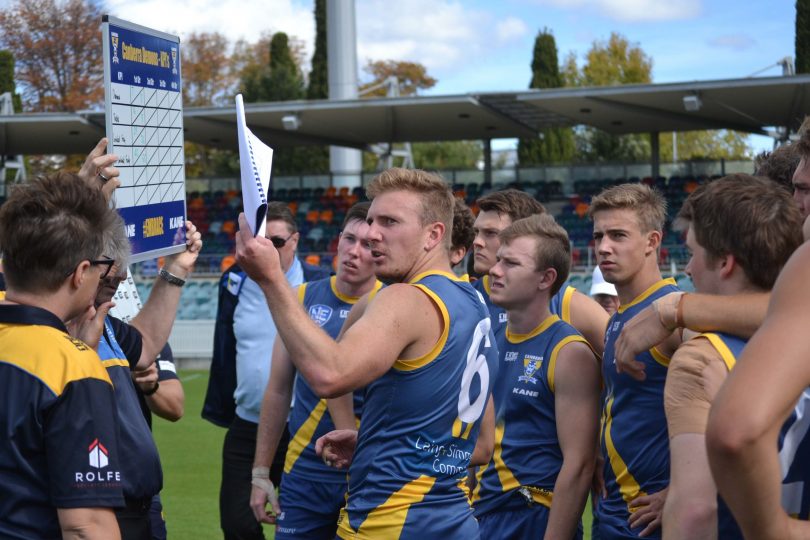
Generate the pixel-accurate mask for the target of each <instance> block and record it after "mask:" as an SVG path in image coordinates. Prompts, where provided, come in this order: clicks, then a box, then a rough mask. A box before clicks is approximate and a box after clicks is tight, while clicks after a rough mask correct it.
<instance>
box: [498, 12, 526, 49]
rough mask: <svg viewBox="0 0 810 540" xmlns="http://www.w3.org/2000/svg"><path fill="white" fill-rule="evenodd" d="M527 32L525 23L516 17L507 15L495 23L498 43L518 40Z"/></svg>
mask: <svg viewBox="0 0 810 540" xmlns="http://www.w3.org/2000/svg"><path fill="white" fill-rule="evenodd" d="M528 32H529V28H528V27H527V26H526V23H525V22H523V21H522V20H521V19H518V18H517V17H507V18H505V19H503V20H502V21H498V24H496V25H495V36H496V37H497V39H498V42H500V43H508V42H510V41H513V40H518V39H520V38H522V37H523V36H525V35H526V34H527V33H528Z"/></svg>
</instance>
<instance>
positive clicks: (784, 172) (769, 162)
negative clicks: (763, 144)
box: [754, 144, 802, 192]
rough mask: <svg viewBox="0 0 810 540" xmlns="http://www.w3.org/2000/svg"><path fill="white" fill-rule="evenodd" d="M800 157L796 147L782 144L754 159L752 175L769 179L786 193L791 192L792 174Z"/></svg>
mask: <svg viewBox="0 0 810 540" xmlns="http://www.w3.org/2000/svg"><path fill="white" fill-rule="evenodd" d="M801 160H802V156H801V155H800V154H799V150H798V145H796V144H784V145H782V146H780V147H779V148H777V149H775V150H774V151H772V152H767V151H765V152H762V153H761V154H759V155H757V157H755V158H754V174H755V175H756V176H764V177H766V178H770V179H771V180H773V181H774V182H776V183H777V184H779V185H780V186H782V187H784V188H785V189H787V190H788V191H790V192H792V191H793V173H795V172H796V168H797V167H798V166H799V162H800V161H801Z"/></svg>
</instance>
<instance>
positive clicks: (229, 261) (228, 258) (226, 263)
mask: <svg viewBox="0 0 810 540" xmlns="http://www.w3.org/2000/svg"><path fill="white" fill-rule="evenodd" d="M234 263H236V257H234V256H233V255H225V256H224V257H222V261H221V262H220V263H219V271H220V272H224V271H225V270H227V269H228V268H229V267H230V266H232V265H233V264H234Z"/></svg>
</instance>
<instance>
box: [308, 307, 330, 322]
mask: <svg viewBox="0 0 810 540" xmlns="http://www.w3.org/2000/svg"><path fill="white" fill-rule="evenodd" d="M309 317H310V318H311V319H312V320H313V321H315V322H316V323H318V326H323V325H325V324H326V323H327V322H329V319H331V318H332V308H330V307H329V306H325V305H323V304H315V305H314V306H310V308H309Z"/></svg>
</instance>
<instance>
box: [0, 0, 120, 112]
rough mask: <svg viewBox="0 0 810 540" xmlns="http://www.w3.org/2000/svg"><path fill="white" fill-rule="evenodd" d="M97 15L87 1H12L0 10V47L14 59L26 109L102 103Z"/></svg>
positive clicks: (76, 107) (73, 108) (78, 107)
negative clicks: (6, 50)
mask: <svg viewBox="0 0 810 540" xmlns="http://www.w3.org/2000/svg"><path fill="white" fill-rule="evenodd" d="M101 15H102V13H101V8H100V6H99V4H98V3H95V2H92V1H91V0H61V1H57V0H14V1H13V2H12V3H11V5H10V6H8V7H7V8H6V9H4V10H3V11H0V49H8V50H9V51H11V52H12V53H13V55H14V59H15V60H16V64H17V65H16V76H17V84H18V85H19V87H20V89H21V90H22V97H23V102H24V104H25V109H26V110H29V111H77V110H81V109H87V108H90V107H92V106H97V105H101V104H102V103H103V102H104V84H103V76H104V61H103V55H102V43H101V32H100V24H101Z"/></svg>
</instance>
